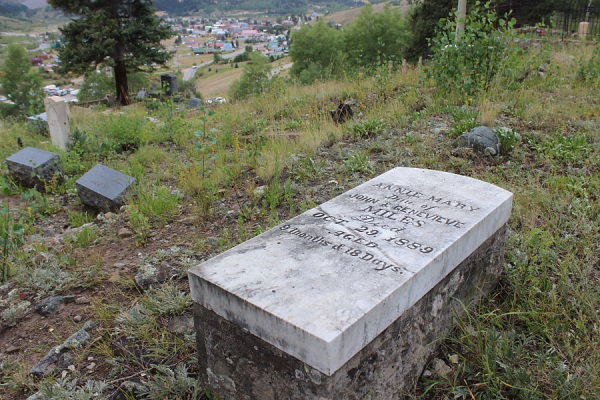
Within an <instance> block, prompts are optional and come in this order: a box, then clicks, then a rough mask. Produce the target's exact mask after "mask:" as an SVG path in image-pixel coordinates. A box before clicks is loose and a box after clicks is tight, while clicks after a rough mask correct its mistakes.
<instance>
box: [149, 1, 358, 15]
mask: <svg viewBox="0 0 600 400" xmlns="http://www.w3.org/2000/svg"><path fill="white" fill-rule="evenodd" d="M311 4H314V5H322V6H328V7H331V6H336V5H337V6H344V7H353V6H354V7H355V6H357V5H362V4H363V1H362V0H156V1H154V6H155V7H156V9H157V10H161V11H166V12H168V13H169V14H170V15H182V14H186V13H191V12H197V11H200V10H202V11H204V12H212V11H214V10H220V11H229V10H251V11H265V12H271V13H279V14H286V13H287V14H300V13H306V12H307V11H308V8H309V5H311Z"/></svg>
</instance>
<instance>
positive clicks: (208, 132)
mask: <svg viewBox="0 0 600 400" xmlns="http://www.w3.org/2000/svg"><path fill="white" fill-rule="evenodd" d="M200 111H201V112H202V113H203V114H202V115H201V116H200V122H201V123H202V129H200V130H197V131H196V132H194V135H195V136H196V138H197V140H198V141H197V142H196V145H195V148H196V150H198V151H199V152H200V157H201V162H202V169H201V175H202V179H203V180H204V179H205V178H206V176H207V174H208V173H209V172H210V169H209V168H208V162H209V160H211V161H212V160H214V159H215V158H217V152H216V147H217V137H216V132H217V131H216V129H214V128H213V129H208V117H211V116H213V115H215V112H214V111H212V110H207V109H205V108H204V107H200Z"/></svg>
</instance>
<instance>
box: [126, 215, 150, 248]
mask: <svg viewBox="0 0 600 400" xmlns="http://www.w3.org/2000/svg"><path fill="white" fill-rule="evenodd" d="M129 226H130V227H131V229H132V230H133V232H134V233H135V239H136V242H137V244H138V246H139V245H142V244H143V243H144V242H145V241H146V238H147V237H148V235H149V234H150V229H151V225H150V219H149V218H148V217H146V216H145V215H144V213H142V212H141V211H140V210H139V209H138V208H137V207H133V208H132V210H131V213H130V214H129Z"/></svg>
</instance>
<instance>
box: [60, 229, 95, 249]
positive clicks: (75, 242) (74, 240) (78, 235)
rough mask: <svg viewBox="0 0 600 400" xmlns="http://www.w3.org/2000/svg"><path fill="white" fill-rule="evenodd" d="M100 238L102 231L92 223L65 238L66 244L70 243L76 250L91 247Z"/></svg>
mask: <svg viewBox="0 0 600 400" xmlns="http://www.w3.org/2000/svg"><path fill="white" fill-rule="evenodd" d="M99 238H100V230H99V229H98V227H96V226H95V225H93V224H92V223H88V225H83V226H81V227H79V228H76V229H75V230H74V233H73V235H71V236H67V237H66V238H65V242H66V243H70V244H71V245H72V246H73V247H74V248H84V247H89V246H91V245H92V244H94V243H95V242H96V241H97V240H98V239H99Z"/></svg>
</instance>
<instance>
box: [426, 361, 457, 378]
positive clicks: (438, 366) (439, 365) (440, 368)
mask: <svg viewBox="0 0 600 400" xmlns="http://www.w3.org/2000/svg"><path fill="white" fill-rule="evenodd" d="M431 364H432V367H433V370H434V371H435V372H436V373H437V374H438V375H440V376H448V375H450V374H452V372H453V370H452V368H450V367H449V366H448V364H446V363H445V362H444V360H440V359H439V358H434V359H433V362H432V363H431Z"/></svg>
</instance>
